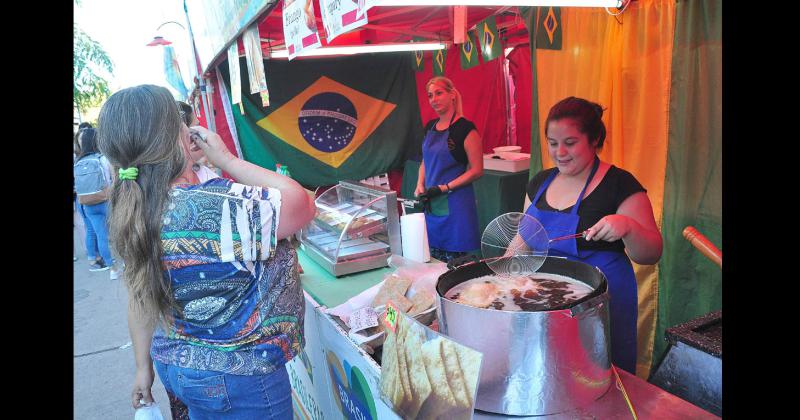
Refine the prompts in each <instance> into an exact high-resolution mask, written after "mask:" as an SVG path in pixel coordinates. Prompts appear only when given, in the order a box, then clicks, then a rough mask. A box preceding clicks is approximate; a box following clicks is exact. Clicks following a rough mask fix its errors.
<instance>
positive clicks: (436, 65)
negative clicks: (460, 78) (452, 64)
mask: <svg viewBox="0 0 800 420" xmlns="http://www.w3.org/2000/svg"><path fill="white" fill-rule="evenodd" d="M446 63H447V50H445V49H442V50H435V51H433V75H434V76H444V65H445V64H446Z"/></svg>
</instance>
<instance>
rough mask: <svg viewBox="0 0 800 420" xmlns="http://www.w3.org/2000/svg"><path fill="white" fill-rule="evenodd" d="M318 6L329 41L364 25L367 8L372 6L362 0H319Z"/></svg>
mask: <svg viewBox="0 0 800 420" xmlns="http://www.w3.org/2000/svg"><path fill="white" fill-rule="evenodd" d="M372 3H375V1H371V2H370V4H372ZM319 7H320V9H322V10H321V11H320V12H321V13H322V24H323V25H324V26H325V32H326V33H327V34H328V38H327V40H328V42H331V41H333V40H334V38H336V37H337V36H339V35H341V34H343V33H345V32H349V31H351V30H353V29H355V28H358V27H360V26H362V25H366V24H367V10H368V9H369V7H372V6H371V5H370V6H369V7H368V6H367V4H366V2H365V1H364V0H319Z"/></svg>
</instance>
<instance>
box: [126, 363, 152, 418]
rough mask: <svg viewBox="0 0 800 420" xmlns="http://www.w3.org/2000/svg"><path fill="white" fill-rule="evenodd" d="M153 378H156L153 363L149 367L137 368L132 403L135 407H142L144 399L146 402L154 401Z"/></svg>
mask: <svg viewBox="0 0 800 420" xmlns="http://www.w3.org/2000/svg"><path fill="white" fill-rule="evenodd" d="M153 380H155V373H154V372H153V366H152V365H150V366H149V368H148V367H144V368H137V369H136V377H135V378H134V380H133V391H132V392H131V403H132V405H133V408H134V409H136V408H139V407H142V405H143V404H142V401H144V403H145V404H150V403H152V402H153V401H154V400H153V394H152V393H151V389H152V388H153Z"/></svg>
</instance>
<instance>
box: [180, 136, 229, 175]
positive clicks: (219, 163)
mask: <svg viewBox="0 0 800 420" xmlns="http://www.w3.org/2000/svg"><path fill="white" fill-rule="evenodd" d="M189 136H190V137H189V139H190V141H191V142H192V143H193V144H196V145H197V146H199V147H200V149H201V150H202V151H203V153H204V154H205V155H206V158H208V161H209V162H211V164H212V165H214V166H216V167H218V168H220V169H222V170H225V166H224V165H226V164H227V163H228V162H230V161H232V160H234V159H236V156H234V155H233V153H231V151H230V150H228V146H226V145H225V143H224V142H223V141H222V138H221V137H220V136H219V135H218V134H217V133H215V132H213V131H211V130H209V129H207V128H205V127H203V126H200V125H197V126H192V127H190V128H189Z"/></svg>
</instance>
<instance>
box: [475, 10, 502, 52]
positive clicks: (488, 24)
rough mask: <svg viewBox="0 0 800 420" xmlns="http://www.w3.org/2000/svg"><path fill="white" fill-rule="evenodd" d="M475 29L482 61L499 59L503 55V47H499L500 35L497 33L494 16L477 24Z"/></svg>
mask: <svg viewBox="0 0 800 420" xmlns="http://www.w3.org/2000/svg"><path fill="white" fill-rule="evenodd" d="M477 29H478V38H479V41H480V47H481V53H482V55H483V61H484V62H487V61H489V60H494V59H495V58H497V57H499V56H500V54H502V53H503V47H502V46H501V45H500V35H499V34H498V33H497V24H495V21H494V16H493V15H492V16H489V17H488V18H486V19H484V20H482V21H480V22H478V25H477Z"/></svg>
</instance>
